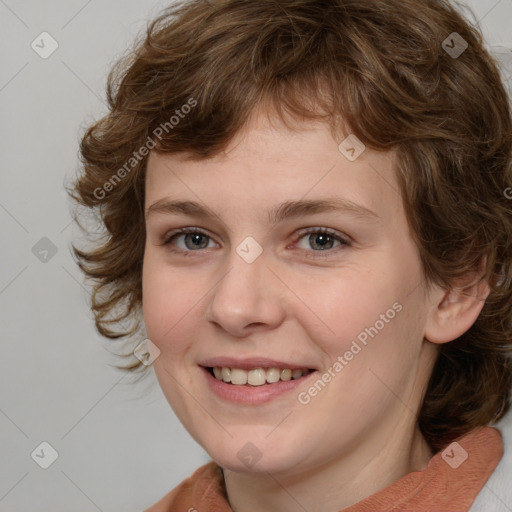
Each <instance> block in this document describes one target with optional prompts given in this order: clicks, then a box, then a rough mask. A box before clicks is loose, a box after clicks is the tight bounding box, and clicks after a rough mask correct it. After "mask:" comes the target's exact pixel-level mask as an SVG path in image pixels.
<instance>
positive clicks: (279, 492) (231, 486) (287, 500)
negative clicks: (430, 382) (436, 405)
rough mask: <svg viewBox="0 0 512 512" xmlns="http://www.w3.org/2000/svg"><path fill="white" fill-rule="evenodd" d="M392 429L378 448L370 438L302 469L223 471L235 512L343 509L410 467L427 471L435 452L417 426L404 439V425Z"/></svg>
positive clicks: (403, 474) (407, 471) (378, 489)
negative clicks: (290, 470)
mask: <svg viewBox="0 0 512 512" xmlns="http://www.w3.org/2000/svg"><path fill="white" fill-rule="evenodd" d="M391 427H392V428H388V429H385V430H386V431H385V432H383V430H382V429H381V430H380V431H379V432H380V433H381V434H384V435H381V436H379V437H380V439H381V445H380V446H379V447H378V449H377V450H375V444H373V443H369V442H368V440H367V441H365V442H364V443H361V445H359V446H357V447H355V448H354V449H353V450H352V451H351V452H350V453H348V454H346V455H344V456H343V457H339V458H336V459H333V460H332V461H330V462H328V463H327V464H325V465H324V466H322V467H320V468H319V467H317V466H316V467H311V468H309V470H307V471H304V472H302V473H294V474H293V475H290V474H289V473H288V474H287V473H286V472H279V473H278V472H275V473H270V472H265V473H264V474H254V473H252V474H247V473H235V472H232V471H229V470H224V472H223V473H224V479H225V480H224V481H225V486H226V492H227V496H228V500H229V503H230V506H231V508H232V510H233V512H263V511H265V512H274V511H276V512H277V511H279V512H292V511H293V512H295V511H297V510H322V512H339V511H341V510H343V509H345V508H347V507H350V506H351V505H354V504H355V503H357V502H359V501H361V500H363V499H364V498H366V497H368V496H371V495H372V494H375V493H376V492H378V491H380V490H382V489H384V488H386V487H388V486H389V485H391V484H392V483H394V482H396V481H397V480H398V479H400V478H402V477H403V476H405V475H406V474H408V473H410V472H411V471H422V470H424V469H425V468H426V467H427V465H428V462H429V461H430V459H431V457H432V455H433V453H432V451H431V450H430V447H429V446H428V444H427V442H426V441H425V439H424V438H423V436H422V435H421V433H420V432H419V430H418V429H417V428H416V429H412V432H411V434H410V435H409V436H408V437H404V436H403V435H402V434H403V430H402V429H401V428H396V427H397V425H394V426H391ZM370 445H373V446H372V449H371V451H370V449H369V446H370ZM370 453H372V454H375V453H377V454H378V455H376V456H375V455H370Z"/></svg>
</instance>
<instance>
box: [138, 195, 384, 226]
mask: <svg viewBox="0 0 512 512" xmlns="http://www.w3.org/2000/svg"><path fill="white" fill-rule="evenodd" d="M333 211H334V212H344V213H348V214H350V215H352V216H354V217H357V218H361V219H364V220H369V221H374V222H375V221H377V220H378V219H380V217H379V216H378V215H377V214H376V213H375V212H373V211H372V210H369V209H368V208H366V207H365V206H362V205H360V204H356V203H354V202H352V201H350V200H348V199H343V198H340V197H334V198H325V199H317V200H300V201H286V202H284V203H282V204H280V205H279V206H277V207H275V208H272V209H271V210H270V211H269V212H268V222H269V224H270V225H274V224H278V223H279V222H281V221H283V220H286V219H292V218H296V217H303V216H306V215H313V214H315V213H326V212H333ZM154 213H166V214H177V215H180V214H181V215H188V216H191V217H197V218H200V219H207V218H212V217H217V218H218V215H217V214H216V213H215V212H214V211H212V210H210V209H209V208H208V207H207V206H203V205H201V204H199V203H196V202H194V201H178V200H172V199H169V198H163V199H160V200H159V201H156V202H155V203H153V204H152V205H151V206H149V207H148V208H147V209H146V219H147V218H148V217H149V216H150V215H151V214H154Z"/></svg>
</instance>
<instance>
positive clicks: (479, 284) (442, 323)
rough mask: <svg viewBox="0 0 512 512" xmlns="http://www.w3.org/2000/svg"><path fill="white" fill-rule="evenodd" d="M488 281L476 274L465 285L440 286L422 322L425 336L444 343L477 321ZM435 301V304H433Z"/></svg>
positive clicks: (456, 336) (459, 334)
mask: <svg viewBox="0 0 512 512" xmlns="http://www.w3.org/2000/svg"><path fill="white" fill-rule="evenodd" d="M489 292H490V288H489V284H488V283H487V281H486V280H485V278H484V277H481V276H479V277H478V278H477V280H476V282H475V281H473V282H472V283H470V284H468V285H466V286H465V287H463V288H461V287H454V288H451V289H449V290H444V293H443V291H442V290H441V292H440V293H439V294H438V296H437V301H434V303H433V304H432V310H431V312H430V314H429V318H428V319H427V324H426V326H425V338H426V339H427V340H428V341H430V342H432V343H438V344H440V343H447V342H449V341H453V340H454V339H456V338H458V337H459V336H461V335H462V334H464V333H465V332H466V331H467V330H469V329H470V327H471V326H472V325H473V324H474V323H475V322H476V319H477V318H478V316H479V315H480V313H481V311H482V309H483V307H484V305H485V300H486V298H487V296H488V295H489ZM436 302H437V304H436Z"/></svg>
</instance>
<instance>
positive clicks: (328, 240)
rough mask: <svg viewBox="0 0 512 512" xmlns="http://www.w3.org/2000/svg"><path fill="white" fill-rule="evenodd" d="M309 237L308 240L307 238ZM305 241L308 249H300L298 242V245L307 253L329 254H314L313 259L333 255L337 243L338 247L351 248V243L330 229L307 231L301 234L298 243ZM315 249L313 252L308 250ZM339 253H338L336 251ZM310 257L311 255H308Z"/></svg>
mask: <svg viewBox="0 0 512 512" xmlns="http://www.w3.org/2000/svg"><path fill="white" fill-rule="evenodd" d="M306 237H307V238H306ZM303 239H305V240H304V242H305V244H304V245H306V247H299V244H298V243H297V242H296V245H297V246H298V247H299V248H301V249H304V250H306V251H307V252H314V253H319V252H324V253H328V254H314V255H312V256H313V257H318V256H321V257H323V256H328V255H330V254H332V253H333V252H334V251H333V250H332V249H333V248H335V247H334V244H335V243H338V246H337V247H343V246H346V247H349V246H350V245H351V244H350V242H349V241H348V240H347V239H345V238H343V237H342V236H340V235H338V234H337V233H336V232H335V231H333V230H331V229H328V228H313V229H308V230H306V231H302V232H301V233H299V237H298V241H299V242H300V241H302V240H303ZM309 247H310V248H313V251H310V250H308V248H309ZM336 252H337V251H336ZM308 256H309V255H308Z"/></svg>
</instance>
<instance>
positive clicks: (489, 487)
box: [470, 409, 512, 512]
mask: <svg viewBox="0 0 512 512" xmlns="http://www.w3.org/2000/svg"><path fill="white" fill-rule="evenodd" d="M495 428H497V429H498V430H499V431H500V432H501V435H502V437H503V447H504V453H503V457H502V459H501V460H500V463H499V464H498V466H497V467H496V469H495V470H494V472H493V473H492V475H491V476H490V477H489V480H488V481H487V482H486V484H485V486H484V487H483V489H482V490H481V491H480V493H479V494H478V496H477V498H476V499H475V501H474V502H473V506H472V507H471V509H470V512H509V511H510V510H511V509H512V487H511V485H510V475H512V409H511V410H510V412H508V413H507V414H506V415H505V417H504V418H503V419H502V420H501V421H500V422H498V423H497V424H496V426H495Z"/></svg>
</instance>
